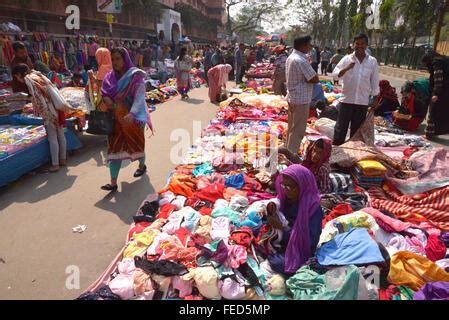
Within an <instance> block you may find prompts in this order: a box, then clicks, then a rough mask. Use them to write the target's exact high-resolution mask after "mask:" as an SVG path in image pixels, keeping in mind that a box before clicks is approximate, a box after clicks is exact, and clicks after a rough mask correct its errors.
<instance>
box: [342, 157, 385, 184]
mask: <svg viewBox="0 0 449 320" xmlns="http://www.w3.org/2000/svg"><path fill="white" fill-rule="evenodd" d="M351 173H352V176H353V177H354V180H355V182H356V183H357V185H359V186H361V187H363V188H364V189H367V190H368V189H370V188H380V187H382V185H383V183H384V181H385V174H386V173H387V168H385V167H384V166H383V165H382V163H380V162H378V161H375V160H361V161H359V162H357V164H356V165H355V166H354V167H353V168H352V170H351Z"/></svg>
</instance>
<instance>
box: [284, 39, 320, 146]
mask: <svg viewBox="0 0 449 320" xmlns="http://www.w3.org/2000/svg"><path fill="white" fill-rule="evenodd" d="M311 41H312V38H311V37H310V36H304V37H299V38H296V39H295V41H294V50H293V53H292V54H291V55H290V56H289V57H288V59H287V62H286V76H287V101H288V131H287V149H289V150H290V152H292V153H293V154H297V153H298V150H299V147H300V145H301V141H302V139H303V137H304V134H305V131H306V125H307V117H308V115H309V106H310V102H311V101H312V92H313V84H314V83H318V75H317V74H316V72H315V71H314V70H313V69H312V66H311V65H310V63H309V62H308V61H307V54H308V53H309V52H310V49H311Z"/></svg>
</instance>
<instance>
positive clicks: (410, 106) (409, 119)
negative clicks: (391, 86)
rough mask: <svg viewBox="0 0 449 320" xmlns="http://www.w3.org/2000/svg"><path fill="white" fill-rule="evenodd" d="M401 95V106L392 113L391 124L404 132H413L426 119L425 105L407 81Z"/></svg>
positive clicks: (411, 83) (411, 84)
mask: <svg viewBox="0 0 449 320" xmlns="http://www.w3.org/2000/svg"><path fill="white" fill-rule="evenodd" d="M401 94H402V102H401V106H400V107H399V110H398V111H396V112H394V113H393V123H394V124H395V125H397V126H398V127H401V128H402V129H404V130H407V131H415V130H417V129H418V127H419V125H420V124H421V123H422V122H423V121H424V118H425V117H426V113H427V108H426V104H425V102H424V101H423V99H420V97H419V96H418V95H417V94H416V91H415V89H414V87H413V82H410V81H407V82H406V83H405V84H404V86H403V87H402V90H401Z"/></svg>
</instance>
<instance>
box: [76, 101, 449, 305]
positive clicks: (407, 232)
mask: <svg viewBox="0 0 449 320" xmlns="http://www.w3.org/2000/svg"><path fill="white" fill-rule="evenodd" d="M287 111H288V105H287V103H286V102H285V101H284V100H283V99H282V97H276V96H273V95H255V94H248V93H246V94H242V95H239V96H237V97H233V98H230V99H228V100H226V101H224V102H222V103H221V104H220V109H219V111H218V113H217V115H216V117H215V118H214V119H212V121H211V122H210V124H209V126H208V127H206V128H205V129H204V130H203V132H202V134H201V137H200V138H199V139H198V141H196V142H195V146H194V147H192V148H191V149H190V150H189V151H188V152H187V154H186V155H185V156H184V159H183V164H182V165H178V166H177V167H176V168H175V169H174V170H173V172H172V173H171V174H170V176H169V179H168V180H167V183H166V185H165V187H164V188H163V189H162V190H160V191H159V192H158V193H157V194H150V195H149V196H148V197H147V198H146V199H145V200H144V201H143V203H142V204H141V206H140V209H139V210H138V212H137V213H136V215H135V216H134V217H133V219H134V223H133V224H132V226H131V228H130V230H129V232H128V235H127V242H126V244H125V246H124V248H123V250H122V251H121V252H120V254H119V255H118V256H117V258H116V260H115V261H113V263H112V264H111V266H110V268H108V270H106V271H105V273H104V274H103V275H102V276H101V277H100V278H99V279H98V281H96V282H95V283H94V284H92V286H90V287H89V288H88V289H87V290H86V292H85V293H84V294H83V295H81V296H80V297H79V299H91V300H98V299H108V300H111V299H117V300H118V299H137V300H157V299H185V300H200V299H213V300H221V299H225V300H265V299H266V300H287V299H302V300H318V299H327V300H329V299H331V300H402V299H407V300H411V299H415V300H423V299H447V298H448V297H449V290H447V288H448V284H449V273H448V271H449V269H448V267H449V256H448V255H447V253H448V250H447V248H448V247H449V232H447V231H449V214H448V212H449V201H448V199H449V198H448V195H449V187H447V186H446V187H444V186H443V187H440V188H438V190H433V191H428V192H426V193H425V194H423V195H421V196H418V195H411V196H409V195H403V194H401V193H400V192H399V191H398V190H396V189H393V187H390V189H389V190H388V192H387V191H385V190H384V189H385V188H386V186H389V184H388V182H389V179H390V180H391V178H390V177H389V174H390V173H389V171H391V168H392V167H391V165H392V164H394V161H392V160H391V159H390V158H388V157H387V156H386V155H383V156H382V157H381V159H378V158H376V157H374V159H375V160H373V159H366V158H363V157H362V158H360V159H359V158H358V154H357V156H354V155H353V156H352V157H351V161H350V164H349V165H346V167H345V166H340V167H334V168H332V172H331V175H330V178H331V180H332V184H334V181H335V184H334V186H333V188H332V189H333V190H332V192H331V193H326V194H322V195H321V203H320V204H321V207H322V208H323V213H324V218H323V219H322V221H321V224H319V228H322V232H321V235H320V236H319V241H318V245H317V250H316V254H315V255H314V256H313V257H312V258H311V259H308V260H307V261H306V263H305V264H303V265H302V266H301V267H300V268H299V269H298V270H297V271H296V272H294V273H293V274H286V273H285V272H284V268H283V267H282V266H283V262H282V259H281V256H280V252H279V250H280V248H281V246H282V242H283V241H284V240H283V237H282V236H283V232H284V230H283V229H282V228H279V229H276V228H273V227H272V226H273V225H272V223H273V219H274V221H275V223H278V224H280V225H281V226H286V225H288V222H287V218H286V216H285V213H284V212H282V210H281V204H280V199H279V198H278V196H277V194H276V192H274V191H273V190H274V189H273V183H274V181H275V177H276V174H277V173H279V172H282V171H283V170H284V169H286V168H287V167H288V166H289V165H291V164H292V162H291V161H290V160H289V159H287V160H286V161H278V162H276V163H275V165H274V168H273V166H272V165H271V160H272V159H270V153H268V152H267V151H270V150H273V149H277V148H278V147H280V146H281V145H282V143H283V141H284V140H285V139H284V137H285V132H286V130H287V116H286V115H287ZM311 123H312V122H311ZM307 135H308V136H307V137H306V138H305V140H304V141H305V142H304V143H305V144H307V141H314V140H316V139H317V137H320V132H318V131H317V130H316V129H315V128H314V127H313V125H311V124H310V127H309V128H308V129H307ZM309 144H310V142H309ZM356 146H358V147H359V148H355V149H356V150H359V149H361V150H362V151H357V152H364V151H363V150H364V148H366V149H369V148H368V147H365V146H364V145H363V144H360V145H356ZM343 148H344V146H343V147H342V149H343ZM304 149H307V148H306V146H305V145H303V146H302V148H301V150H304ZM353 149H354V148H352V149H351V148H349V147H348V150H353ZM369 150H371V149H369ZM238 151H241V152H238ZM340 152H342V151H341V150H340ZM377 152H379V153H380V151H377ZM301 155H302V156H304V154H303V151H301ZM371 156H372V154H371ZM428 156H429V155H428ZM445 156H446V155H445V154H444V155H440V154H437V155H436V157H439V158H438V159H439V161H443V160H445V158H444V157H445ZM279 159H281V157H280V158H279ZM305 159H307V157H306V158H305ZM389 159H390V160H389ZM387 160H389V161H387ZM345 161H346V164H347V163H348V160H345ZM385 161H386V162H385ZM386 163H388V165H387V164H386ZM434 163H436V162H435V161H434ZM442 163H443V162H442ZM442 166H443V165H442ZM397 168H399V167H397ZM441 169H442V168H441ZM446 169H447V164H446ZM351 171H352V173H353V176H352V177H353V178H354V179H351V175H350V174H348V173H350V172H351ZM438 172H439V174H440V175H443V174H442V173H441V171H438ZM380 178H382V181H380V180H376V179H380ZM374 185H375V186H376V188H374Z"/></svg>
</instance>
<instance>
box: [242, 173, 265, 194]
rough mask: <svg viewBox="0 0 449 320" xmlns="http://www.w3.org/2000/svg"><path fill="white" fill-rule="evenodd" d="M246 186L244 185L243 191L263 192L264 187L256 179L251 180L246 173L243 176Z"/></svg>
mask: <svg viewBox="0 0 449 320" xmlns="http://www.w3.org/2000/svg"><path fill="white" fill-rule="evenodd" d="M243 178H244V180H245V184H244V185H243V188H242V191H251V192H256V191H263V188H262V185H261V184H260V182H259V181H257V180H256V179H253V178H251V177H250V176H248V175H247V174H246V173H244V174H243Z"/></svg>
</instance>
